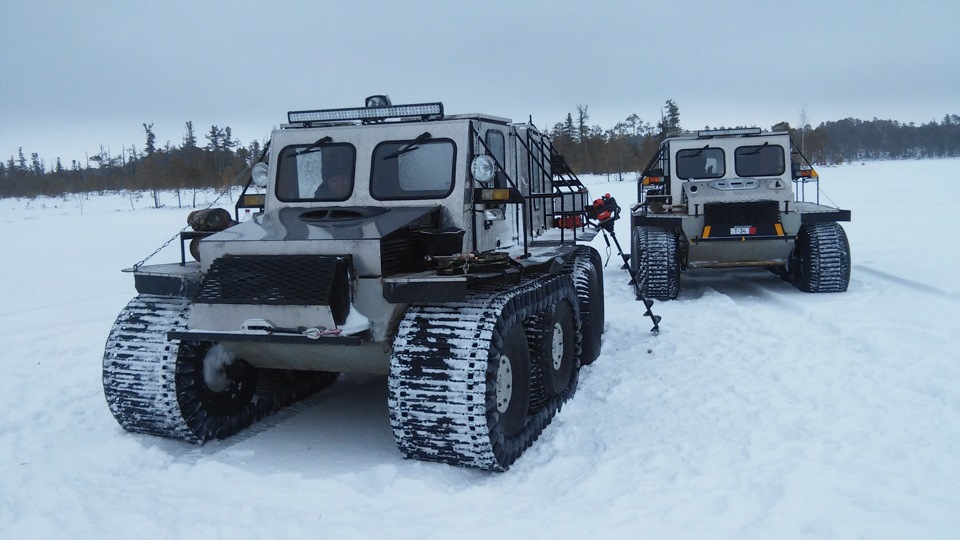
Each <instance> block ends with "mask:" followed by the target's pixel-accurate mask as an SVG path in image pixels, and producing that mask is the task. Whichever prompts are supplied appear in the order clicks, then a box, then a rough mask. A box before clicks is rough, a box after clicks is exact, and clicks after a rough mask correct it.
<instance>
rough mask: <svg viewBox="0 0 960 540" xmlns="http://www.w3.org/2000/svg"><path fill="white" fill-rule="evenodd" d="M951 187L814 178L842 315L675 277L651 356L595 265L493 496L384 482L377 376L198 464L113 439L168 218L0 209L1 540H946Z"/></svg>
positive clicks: (790, 299)
mask: <svg viewBox="0 0 960 540" xmlns="http://www.w3.org/2000/svg"><path fill="white" fill-rule="evenodd" d="M958 169H960V160H937V161H901V162H875V163H865V164H859V163H857V164H851V165H846V166H842V167H833V168H824V169H822V170H820V173H821V176H822V187H823V190H824V191H825V193H826V194H827V195H829V197H830V199H831V200H832V201H834V202H835V203H836V204H838V205H840V206H842V207H844V208H850V209H851V210H852V211H853V221H852V222H851V223H849V224H847V225H845V226H846V229H847V232H848V235H849V238H850V243H851V245H852V250H853V260H854V265H853V276H852V281H851V284H850V290H849V291H848V292H846V293H843V294H825V295H812V294H804V293H801V292H798V291H797V290H795V289H793V288H791V287H789V286H788V285H787V284H785V283H783V282H782V281H780V280H779V279H778V278H776V277H775V276H773V275H772V274H769V273H767V272H765V271H761V270H737V271H727V272H721V271H706V270H701V271H694V272H688V273H685V274H684V275H683V277H682V287H683V290H682V292H681V295H680V298H679V299H678V300H676V301H672V302H661V303H658V304H657V305H656V306H655V308H654V310H655V311H656V313H657V314H659V315H662V316H663V322H662V323H661V328H662V332H661V333H660V335H659V336H653V335H651V334H650V333H649V332H648V329H649V324H648V320H647V319H641V318H640V317H638V314H639V313H640V310H641V307H640V305H639V304H638V303H637V302H635V301H634V300H633V294H632V293H631V291H630V289H629V288H628V287H627V283H626V282H627V276H626V273H625V272H623V271H622V270H620V269H619V264H618V262H619V261H618V259H617V257H616V254H615V253H614V254H613V257H611V259H610V264H609V266H608V267H607V269H606V273H605V277H606V282H607V288H606V306H607V317H606V320H607V328H606V333H605V335H604V341H603V352H602V354H601V356H600V358H599V360H598V361H597V362H596V363H595V364H593V365H591V366H588V367H586V368H584V370H583V372H582V376H581V379H580V388H579V391H578V392H577V394H576V396H575V397H574V398H573V400H572V401H570V402H569V403H567V404H566V405H565V406H564V408H563V410H562V411H561V413H560V414H559V415H558V416H557V418H556V419H555V421H554V423H553V424H551V426H550V427H549V428H548V429H547V430H546V432H545V433H544V434H543V436H542V437H541V439H540V440H539V441H538V442H537V444H535V445H534V447H533V448H531V449H530V450H528V451H527V453H526V454H525V455H524V456H523V457H521V458H520V460H519V461H518V462H517V463H516V464H515V465H514V466H513V467H512V468H511V469H510V471H508V472H506V473H502V474H493V473H485V472H479V471H475V470H467V469H457V468H453V467H450V466H446V465H439V464H432V463H420V462H415V461H407V460H404V459H403V458H401V457H400V454H399V453H398V452H397V451H396V449H395V448H394V443H393V438H392V435H391V431H390V426H389V420H388V414H387V407H386V380H385V379H384V378H383V377H373V376H346V377H343V378H342V379H341V380H340V381H339V382H338V383H337V384H336V385H335V386H334V387H333V388H331V389H329V390H327V391H325V392H323V393H320V394H318V395H316V396H314V397H312V398H310V399H308V400H307V401H305V402H303V403H301V404H298V405H295V406H294V407H291V408H289V409H287V410H286V411H284V412H282V413H280V414H278V415H276V416H274V417H271V418H270V419H268V420H267V421H265V422H263V423H260V424H258V425H257V426H255V427H254V428H253V429H251V430H249V431H247V432H245V433H243V434H241V435H239V436H237V437H235V438H233V439H230V440H227V441H218V442H214V443H210V444H207V445H205V446H203V447H195V446H189V445H186V444H181V443H177V442H172V441H168V440H163V439H157V438H152V437H148V436H142V435H133V434H129V433H126V432H124V431H123V430H121V429H120V427H119V426H118V425H117V423H116V422H115V421H114V419H113V418H112V416H111V415H110V412H109V410H108V409H107V406H106V403H105V401H104V398H103V392H102V388H101V380H100V379H101V372H100V370H101V358H102V353H103V345H104V340H105V339H106V336H107V333H108V331H109V329H110V326H111V325H112V324H113V321H114V318H115V317H116V314H117V313H118V312H119V311H120V309H121V308H123V306H124V305H125V304H126V303H127V301H128V300H129V299H130V298H131V297H132V296H133V295H134V294H135V291H134V288H133V280H132V278H131V277H130V276H129V275H127V274H121V273H120V272H119V270H120V269H121V268H125V267H129V266H131V265H132V264H133V263H134V262H136V261H137V260H139V259H141V258H143V257H145V256H147V255H148V254H149V253H150V252H152V251H153V250H154V249H155V248H156V247H157V246H159V245H160V244H162V243H163V242H164V241H166V240H167V239H168V238H169V237H170V236H172V235H173V234H174V233H175V232H177V231H178V230H179V229H180V228H181V227H182V226H183V225H185V223H186V215H187V213H188V212H189V209H178V208H176V207H175V206H174V207H173V208H169V207H168V208H162V209H151V208H149V206H150V203H151V201H149V200H148V198H142V199H140V200H137V201H131V200H130V199H129V198H128V197H125V196H120V195H114V196H104V197H97V196H92V197H90V198H89V199H88V200H85V201H83V204H82V208H81V204H80V200H79V199H78V198H77V197H76V196H72V197H69V198H67V199H43V200H40V199H38V200H33V201H25V200H10V199H3V200H0V233H2V237H3V243H2V244H0V265H2V271H0V274H2V276H3V279H2V282H3V283H4V285H5V290H4V294H3V301H2V303H0V367H2V373H3V375H2V376H0V411H2V415H0V538H5V539H22V538H95V539H106V538H118V539H119V538H122V539H131V538H204V539H208V538H483V539H490V538H518V537H531V538H764V539H766V538H800V537H813V538H844V539H845V538H861V537H862V538H911V539H912V538H925V539H926V538H957V537H960V512H958V510H960V428H958V426H960V362H958V358H960V354H958V353H957V352H956V349H955V347H953V346H951V342H952V340H953V339H955V337H956V335H957V333H958V330H960V323H958V322H957V319H956V313H957V312H958V308H960V284H958V280H957V278H956V275H955V272H956V271H957V269H958V268H960V248H958V247H957V245H958V244H957V243H956V241H955V239H954V238H953V236H954V233H955V228H956V227H955V223H956V221H957V215H956V209H957V204H956V201H957V200H960V183H958V182H957V179H956V175H957V173H956V171H957V170H958ZM631 178H632V177H631ZM587 181H588V182H589V183H590V184H591V191H592V193H593V194H594V195H599V194H600V193H603V192H609V193H611V194H613V195H614V196H616V197H617V199H618V200H619V201H620V202H621V204H622V205H623V206H624V207H627V206H629V203H631V202H633V201H634V200H635V196H636V195H635V194H636V184H635V182H612V183H607V182H606V177H593V178H588V179H587ZM166 202H167V204H174V205H175V201H174V200H173V199H172V198H171V197H169V196H167V199H166ZM224 206H225V207H229V206H230V204H229V203H228V204H226V205H224ZM132 207H136V210H135V211H134V210H132ZM618 225H619V226H618V229H617V232H618V237H619V239H620V241H621V244H623V245H624V247H627V248H628V247H629V233H628V226H627V220H625V219H624V220H621V222H620V223H619V224H618ZM595 242H596V245H597V247H598V249H600V250H601V253H603V252H604V251H605V248H604V245H603V240H602V238H598V239H597V240H596V241H595ZM179 256H180V254H179V247H178V246H177V244H176V243H174V244H171V245H170V246H168V247H167V248H166V249H165V250H164V251H163V252H162V253H161V254H159V255H157V257H156V258H155V259H154V261H157V262H170V261H173V260H178V259H179ZM151 262H153V261H151Z"/></svg>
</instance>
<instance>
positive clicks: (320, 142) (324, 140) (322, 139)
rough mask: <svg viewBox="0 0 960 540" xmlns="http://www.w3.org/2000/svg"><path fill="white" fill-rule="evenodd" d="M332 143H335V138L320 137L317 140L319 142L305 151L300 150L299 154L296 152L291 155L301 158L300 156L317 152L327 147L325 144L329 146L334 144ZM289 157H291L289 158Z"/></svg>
mask: <svg viewBox="0 0 960 540" xmlns="http://www.w3.org/2000/svg"><path fill="white" fill-rule="evenodd" d="M332 141H333V138H332V137H330V136H329V135H328V136H326V137H320V138H319V139H317V142H315V143H313V144H311V145H310V146H308V147H306V148H304V149H303V150H300V151H299V152H294V153H292V154H290V156H299V155H301V154H306V153H307V152H313V151H315V150H317V149H318V148H320V147H321V146H323V145H325V144H328V143H330V142H332ZM288 157H289V156H288Z"/></svg>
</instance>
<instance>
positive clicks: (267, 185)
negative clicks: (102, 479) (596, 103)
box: [103, 96, 604, 470]
mask: <svg viewBox="0 0 960 540" xmlns="http://www.w3.org/2000/svg"><path fill="white" fill-rule="evenodd" d="M287 120H288V122H287V124H285V125H283V126H282V127H281V128H280V129H276V130H274V132H273V133H272V136H271V140H270V143H269V145H268V149H267V151H265V153H264V155H263V156H262V157H261V161H260V162H259V163H257V164H256V165H254V167H253V173H252V177H251V182H252V183H250V182H248V183H247V185H246V187H245V188H244V192H243V194H242V195H241V197H240V199H239V202H238V205H237V217H239V212H240V211H241V210H244V209H252V210H253V211H254V212H253V218H252V219H250V220H246V221H242V222H240V223H237V224H235V225H232V226H229V227H227V228H225V229H224V230H221V231H199V230H198V231H190V232H184V233H181V238H180V241H181V245H184V244H185V243H188V242H192V244H193V245H192V249H191V250H190V251H192V252H193V253H195V254H196V255H197V256H198V258H199V261H189V262H188V261H186V260H185V258H186V257H185V255H182V260H181V261H180V262H179V263H178V262H171V263H168V264H154V265H144V264H141V265H137V266H136V267H135V268H133V270H132V272H133V275H134V277H135V284H136V288H137V291H138V293H139V294H138V295H137V296H136V297H135V298H134V299H133V300H132V301H131V302H130V303H129V305H128V306H127V307H126V308H125V309H124V310H123V311H122V312H121V313H120V315H119V317H118V319H117V321H116V323H115V325H114V327H113V329H112V331H111V333H110V335H109V338H108V340H107V344H106V350H105V353H104V361H103V382H104V391H105V394H106V399H107V402H108V404H109V407H110V410H111V412H112V413H113V415H114V416H115V418H116V419H117V421H118V422H119V423H120V425H121V426H122V427H123V428H125V429H127V430H129V431H133V432H138V433H147V434H151V435H158V436H162V437H168V438H174V439H179V440H183V441H188V442H192V443H202V442H204V441H207V440H209V439H213V438H223V437H227V436H230V435H232V434H234V433H236V432H238V431H240V430H241V429H243V428H244V427H246V426H248V425H250V424H251V423H253V422H254V421H256V420H257V419H259V418H261V417H263V416H265V415H267V414H269V413H271V412H273V411H274V410H276V409H277V408H279V407H282V406H283V405H285V404H288V403H290V402H293V401H295V400H297V399H301V398H303V397H305V396H308V395H310V394H311V393H312V392H314V391H316V390H318V389H321V388H323V387H324V386H326V385H328V384H330V383H331V382H332V381H333V380H334V379H335V378H336V376H337V374H338V373H342V372H354V373H372V374H385V375H387V377H388V389H389V398H388V400H389V403H388V407H389V412H390V421H391V425H392V430H393V434H394V437H395V439H396V443H397V446H398V447H399V449H400V451H401V452H402V453H403V454H404V455H405V456H407V457H410V458H415V459H422V460H431V461H440V462H446V463H451V464H455V465H462V466H470V467H477V468H481V469H487V470H504V469H506V468H507V467H509V466H510V465H511V464H512V463H513V462H514V461H515V460H516V459H517V457H518V456H520V454H521V453H522V452H523V451H524V450H525V449H526V448H527V447H529V446H530V445H531V444H532V443H533V442H534V440H536V439H537V437H538V436H539V435H540V433H541V431H542V430H543V429H544V428H545V426H547V424H549V423H550V421H551V418H553V416H554V415H555V414H556V413H557V412H558V411H559V409H560V407H561V405H562V404H563V403H564V402H565V401H566V400H567V399H569V398H570V397H571V396H572V395H573V394H574V392H575V390H576V387H577V381H578V376H579V370H580V366H581V365H584V364H589V363H590V362H593V361H594V360H595V359H596V358H597V356H598V355H599V354H600V345H601V333H602V332H603V326H604V320H603V310H604V306H603V274H602V268H601V259H600V256H599V254H598V253H597V251H596V250H595V249H593V248H592V247H590V246H589V245H587V242H589V241H590V240H591V239H592V238H593V236H594V235H595V234H596V231H595V230H591V229H590V228H588V227H585V226H584V223H585V222H586V217H585V214H584V206H585V201H587V200H589V196H588V194H587V190H586V188H584V186H583V185H582V184H581V183H580V181H579V180H578V179H577V178H576V176H575V175H574V174H573V173H572V172H571V171H570V170H569V168H568V167H566V165H565V163H564V160H563V158H562V156H560V155H559V154H558V153H557V152H556V151H555V150H554V148H553V146H552V144H551V141H550V139H549V137H547V136H546V135H545V134H543V133H541V132H540V131H539V130H538V129H537V128H536V127H535V126H533V125H532V123H514V122H511V121H510V120H508V119H505V118H500V117H495V116H490V115H484V114H458V115H449V114H445V112H444V109H443V105H442V104H441V103H422V104H414V105H393V104H392V103H390V101H389V98H387V97H386V96H371V97H370V98H368V99H367V100H366V103H365V106H363V107H356V108H347V109H319V110H306V111H293V112H290V113H289V114H288V118H287ZM258 186H260V187H259V188H258ZM238 221H239V220H238ZM185 252H186V250H181V253H182V254H183V253H185ZM331 405H332V404H331Z"/></svg>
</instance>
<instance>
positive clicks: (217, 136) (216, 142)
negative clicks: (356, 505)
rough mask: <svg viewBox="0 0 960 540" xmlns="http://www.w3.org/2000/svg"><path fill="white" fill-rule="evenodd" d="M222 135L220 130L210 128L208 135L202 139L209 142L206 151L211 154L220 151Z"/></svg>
mask: <svg viewBox="0 0 960 540" xmlns="http://www.w3.org/2000/svg"><path fill="white" fill-rule="evenodd" d="M223 135H224V133H223V130H222V129H220V128H218V127H217V126H210V133H207V134H206V135H204V137H206V138H207V140H208V141H209V142H208V143H207V146H206V148H207V150H209V151H211V152H216V151H217V150H220V149H221V148H222V146H221V143H222V141H223Z"/></svg>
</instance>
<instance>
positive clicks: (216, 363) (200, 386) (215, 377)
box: [176, 342, 257, 441]
mask: <svg viewBox="0 0 960 540" xmlns="http://www.w3.org/2000/svg"><path fill="white" fill-rule="evenodd" d="M256 386H257V369H256V368H255V367H253V366H251V365H250V364H248V363H247V362H244V361H243V360H241V359H238V358H236V357H235V356H234V354H233V353H232V352H231V351H230V350H229V349H227V348H226V347H224V346H223V345H220V344H219V343H209V342H182V343H181V344H180V352H179V355H178V357H177V367H176V388H177V401H178V402H179V404H180V410H181V411H182V413H183V416H184V420H185V421H186V423H187V425H188V426H189V427H190V429H191V430H192V431H193V432H194V433H195V434H196V435H197V437H199V438H200V440H202V441H206V440H209V439H212V438H218V439H222V438H224V437H227V436H229V435H232V434H233V433H236V432H237V431H239V430H240V429H242V428H244V427H246V426H248V425H250V424H251V423H252V422H253V420H254V419H255V416H256V409H255V407H254V405H253V403H252V399H253V393H254V390H255V389H256Z"/></svg>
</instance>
